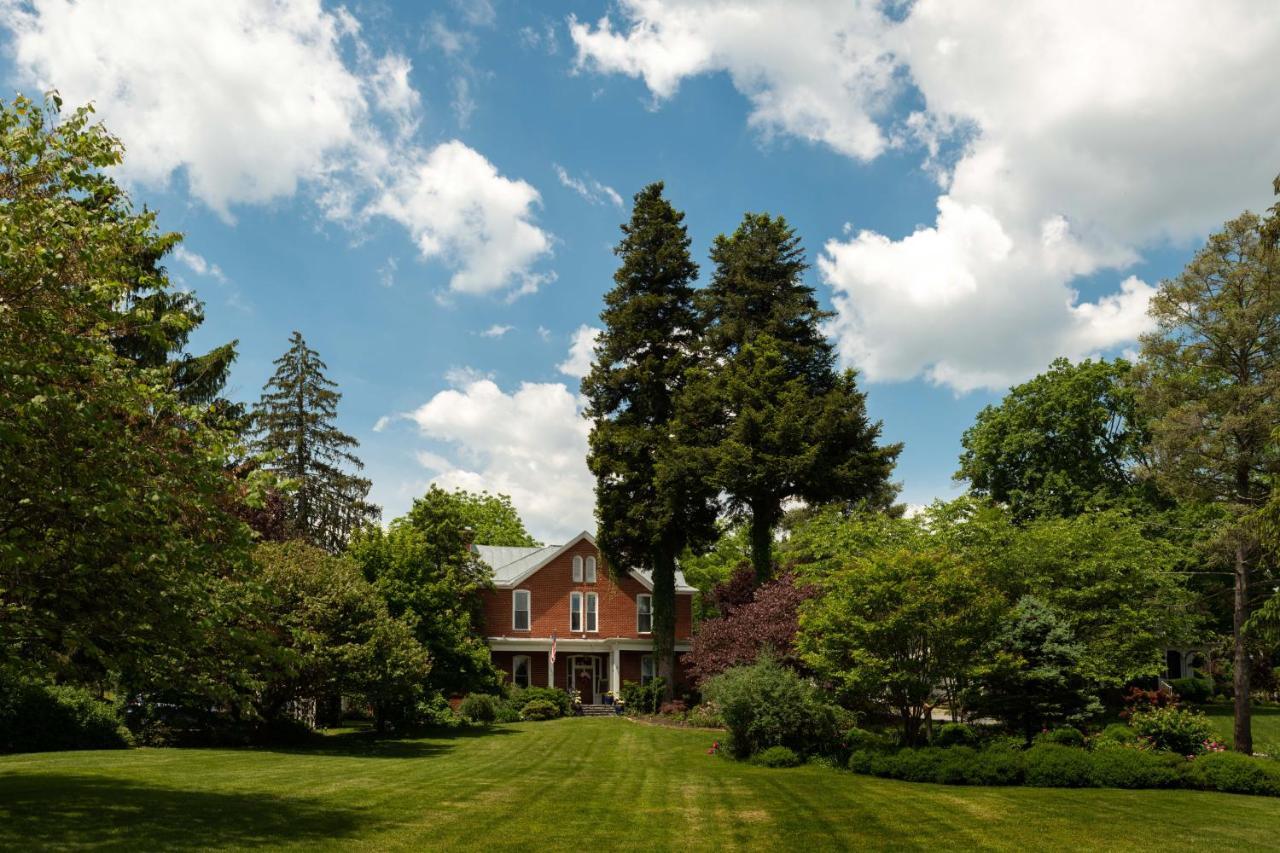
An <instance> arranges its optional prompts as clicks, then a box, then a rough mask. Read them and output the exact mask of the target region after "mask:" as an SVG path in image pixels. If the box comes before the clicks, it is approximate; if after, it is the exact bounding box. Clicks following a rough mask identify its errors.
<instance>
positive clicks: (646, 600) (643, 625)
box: [636, 594, 653, 634]
mask: <svg viewBox="0 0 1280 853" xmlns="http://www.w3.org/2000/svg"><path fill="white" fill-rule="evenodd" d="M636 632H637V633H640V634H652V633H653V596H652V595H644V594H640V595H637V596H636Z"/></svg>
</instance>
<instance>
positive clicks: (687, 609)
mask: <svg viewBox="0 0 1280 853" xmlns="http://www.w3.org/2000/svg"><path fill="white" fill-rule="evenodd" d="M575 555H576V556H580V557H582V558H583V560H584V561H585V560H586V558H587V557H588V556H594V557H595V558H596V561H597V563H598V566H597V569H596V582H595V583H586V582H585V578H584V581H583V582H582V583H574V582H573V558H574V556H575ZM519 588H520V589H527V590H529V593H530V597H531V602H530V604H531V609H532V612H531V614H530V615H531V619H530V624H531V627H532V630H530V631H516V630H514V629H513V628H512V627H511V624H512V622H511V606H512V592H513V591H512V590H510V589H495V590H490V591H489V592H486V593H485V607H484V610H485V636H488V637H529V638H542V637H550V636H551V632H552V631H555V632H556V634H557V636H559V637H561V638H568V637H585V638H588V639H605V638H607V637H633V638H636V639H647V638H648V637H649V636H650V635H648V634H640V633H638V632H637V631H636V596H637V595H638V594H640V593H647V592H648V590H647V589H645V588H644V585H643V584H641V583H640V582H639V581H637V580H636V579H635V578H633V577H631V576H630V575H626V576H625V577H621V578H617V579H615V578H614V577H612V576H611V575H610V574H609V572H608V571H607V570H606V568H605V565H604V560H603V559H602V558H601V557H600V554H599V552H598V551H597V550H596V548H595V547H594V546H593V545H592V544H591V543H590V542H587V541H586V540H583V541H581V542H579V543H578V544H577V545H575V546H574V547H573V548H571V549H569V551H567V552H565V553H564V554H561V555H560V556H559V557H557V558H556V559H554V560H552V561H551V562H550V563H548V564H547V565H545V566H543V567H542V568H541V569H539V570H538V571H537V572H536V573H535V574H534V575H533V576H531V577H529V578H526V579H525V580H524V582H523V583H521V584H520V586H519ZM574 590H579V591H581V592H582V593H584V594H585V593H588V592H594V593H596V594H597V596H598V603H597V606H598V609H599V630H598V631H596V632H593V633H585V634H582V633H579V634H571V633H569V593H570V592H572V591H574ZM692 600H693V597H692V596H690V595H677V596H676V639H677V640H678V641H687V640H688V639H689V638H690V637H691V636H692V634H693V620H692V609H691V605H692ZM584 607H585V604H584ZM584 625H585V614H584ZM556 663H557V664H559V661H558V660H557V661H556ZM556 668H557V669H559V666H558V665H557V667H556ZM545 676H546V669H545V665H544V668H543V677H544V678H545ZM543 683H544V684H545V683H546V682H545V681H544V682H543Z"/></svg>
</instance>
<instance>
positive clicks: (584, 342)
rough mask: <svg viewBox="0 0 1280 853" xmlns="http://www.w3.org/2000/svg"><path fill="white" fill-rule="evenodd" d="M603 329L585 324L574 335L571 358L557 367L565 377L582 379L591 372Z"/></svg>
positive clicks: (570, 349)
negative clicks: (597, 339) (598, 340)
mask: <svg viewBox="0 0 1280 853" xmlns="http://www.w3.org/2000/svg"><path fill="white" fill-rule="evenodd" d="M602 331H603V330H602V329H597V328H594V327H592V326H588V325H586V324H585V323H584V324H583V325H581V326H579V327H578V330H577V331H576V332H574V333H573V343H572V344H571V345H570V347H569V357H568V358H567V359H565V360H564V361H562V362H560V363H559V364H558V365H556V367H557V369H558V370H559V371H560V372H561V373H563V374H564V375H565V376H573V377H575V378H577V379H581V378H582V377H584V376H586V375H587V374H588V373H590V372H591V364H592V362H594V361H595V358H596V338H598V337H600V333H601V332H602Z"/></svg>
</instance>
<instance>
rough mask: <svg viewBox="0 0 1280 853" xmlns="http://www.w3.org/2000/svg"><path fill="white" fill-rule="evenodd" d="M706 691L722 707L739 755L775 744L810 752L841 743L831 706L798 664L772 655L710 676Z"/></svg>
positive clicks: (704, 689) (707, 696)
mask: <svg viewBox="0 0 1280 853" xmlns="http://www.w3.org/2000/svg"><path fill="white" fill-rule="evenodd" d="M703 695H704V696H705V697H706V698H707V699H709V700H710V701H712V702H715V703H716V705H717V706H718V707H719V708H720V713H721V715H722V716H723V717H724V722H725V726H726V727H727V728H728V729H729V734H730V749H731V751H732V752H733V753H734V755H736V756H738V757H739V758H745V757H747V756H750V755H754V754H755V753H757V752H759V751H761V750H763V749H768V748H769V747H771V746H786V747H790V748H791V749H793V750H795V751H796V752H798V753H800V754H801V755H812V754H815V753H822V752H829V751H831V750H832V749H834V748H835V746H836V745H837V739H836V731H837V730H836V714H835V710H834V709H833V708H832V706H831V705H830V704H829V703H828V702H827V701H826V700H825V698H824V697H823V696H821V695H820V694H819V692H818V691H817V689H816V688H814V687H813V685H811V684H810V683H808V682H807V681H805V680H804V679H802V678H801V677H800V676H799V675H797V674H796V673H795V671H794V670H791V669H788V668H787V667H784V666H782V665H781V664H779V663H777V662H776V661H774V660H772V659H770V658H767V657H766V658H761V659H760V660H758V661H756V662H755V663H753V664H751V665H749V666H737V667H733V668H731V669H728V670H725V671H724V672H722V673H721V674H719V675H717V676H715V677H714V678H712V679H710V680H709V681H707V682H706V684H705V685H704V686H703Z"/></svg>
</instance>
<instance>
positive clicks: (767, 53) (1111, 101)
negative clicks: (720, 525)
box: [570, 0, 1280, 390]
mask: <svg viewBox="0 0 1280 853" xmlns="http://www.w3.org/2000/svg"><path fill="white" fill-rule="evenodd" d="M621 14H622V17H623V18H624V19H625V21H626V24H625V27H624V28H623V29H621V30H620V29H617V28H615V26H614V24H613V22H612V21H611V20H610V19H608V18H606V19H602V21H601V22H600V23H598V24H596V25H595V26H586V25H583V24H579V23H577V22H576V21H571V24H570V29H571V33H572V35H573V38H574V42H575V45H576V46H577V49H578V55H577V64H578V67H579V68H592V69H596V70H600V71H607V72H616V73H622V74H628V75H631V76H636V77H641V78H643V79H644V80H645V83H646V85H647V86H648V87H649V89H650V91H651V92H652V93H653V95H654V97H655V98H657V99H663V98H668V97H671V96H672V95H673V94H674V93H675V92H676V90H677V88H678V86H679V83H680V81H681V80H682V79H684V78H685V77H688V76H690V75H694V74H701V73H707V72H714V71H726V72H728V73H729V74H730V75H731V77H732V79H733V81H734V84H735V86H736V87H737V88H738V89H739V90H740V91H741V92H743V93H744V94H745V95H746V96H747V97H748V98H749V99H750V101H751V102H752V104H753V112H752V115H751V121H752V123H754V124H756V125H757V126H760V127H763V128H765V129H766V130H774V131H785V132H786V133H789V134H791V135H794V136H797V137H800V138H803V139H807V140H811V141H816V142H820V143H823V144H826V145H828V146H830V147H831V148H833V149H834V150H836V151H839V152H842V153H844V154H847V155H849V156H851V157H855V158H858V159H870V158H873V157H875V156H877V155H879V154H880V153H882V152H883V151H884V150H885V149H886V148H887V147H888V146H891V145H913V146H916V147H917V148H918V150H920V151H921V153H922V154H923V166H924V167H925V168H926V169H928V170H929V172H930V173H931V174H933V175H934V176H935V177H936V178H937V180H938V181H939V183H940V187H941V192H940V196H939V199H938V204H937V207H938V215H937V219H936V220H935V222H934V223H933V225H931V226H928V227H921V228H918V229H916V230H915V231H914V232H913V233H911V234H908V235H906V236H903V237H899V238H896V239H895V238H892V237H890V236H887V235H883V234H878V233H875V232H873V231H867V230H862V231H858V232H856V233H855V234H854V235H853V236H852V237H848V238H844V239H833V240H830V241H828V242H827V244H826V247H825V252H824V254H823V255H822V257H820V258H819V261H818V265H819V269H820V271H821V273H822V275H823V277H824V278H825V279H826V281H827V282H828V283H829V284H830V285H831V286H832V287H833V289H834V293H833V299H834V302H835V304H836V307H837V310H838V312H839V314H838V317H837V318H836V319H835V321H834V322H833V324H832V326H831V331H832V332H833V334H835V335H836V337H837V341H838V343H839V347H840V352H841V355H842V357H843V359H844V360H845V361H846V362H847V363H850V364H853V365H855V366H858V367H860V368H861V369H862V370H863V371H865V373H866V374H867V376H868V377H870V378H872V379H880V380H896V379H906V378H910V377H912V376H918V375H924V376H927V377H929V378H930V379H932V380H933V381H935V382H938V383H942V384H946V385H950V386H952V387H954V388H956V389H958V390H968V389H971V388H978V387H992V388H999V387H1002V386H1004V385H1006V384H1008V383H1010V382H1013V381H1017V380H1019V379H1021V378H1024V377H1025V376H1027V375H1028V374H1030V373H1032V372H1034V371H1036V370H1039V369H1042V368H1043V367H1044V365H1045V364H1046V363H1047V361H1048V360H1049V359H1051V358H1052V357H1054V356H1056V355H1068V356H1072V357H1079V356H1083V355H1086V354H1090V353H1094V352H1099V351H1106V350H1115V349H1118V348H1121V347H1123V346H1124V345H1125V344H1126V343H1130V342H1132V341H1133V339H1134V337H1135V336H1136V335H1137V334H1138V333H1140V332H1141V331H1143V330H1144V329H1145V328H1147V323H1148V321H1147V319H1146V317H1145V314H1144V310H1145V306H1146V302H1147V300H1148V298H1149V297H1150V295H1151V293H1152V288H1151V287H1150V286H1149V285H1147V284H1146V283H1144V282H1141V281H1139V280H1137V279H1136V278H1133V277H1132V276H1131V277H1129V278H1127V279H1125V280H1124V281H1123V282H1121V283H1120V284H1119V285H1118V287H1119V289H1118V290H1116V291H1114V292H1112V293H1109V294H1108V293H1104V294H1103V295H1101V296H1098V297H1096V298H1092V299H1086V298H1082V297H1081V296H1080V295H1079V294H1078V293H1077V292H1076V290H1074V289H1073V287H1072V282H1073V281H1074V280H1075V279H1077V278H1078V277H1080V276H1085V275H1090V274H1095V273H1098V272H1101V271H1107V270H1120V269H1123V268H1124V267H1125V266H1127V265H1129V264H1131V263H1133V262H1134V261H1136V260H1138V259H1139V258H1140V257H1141V252H1142V251H1143V250H1144V249H1148V248H1151V247H1155V246H1159V245H1162V244H1165V243H1167V242H1168V241H1170V240H1172V241H1185V240H1190V239H1195V238H1198V237H1200V236H1202V235H1203V234H1205V233H1206V232H1207V231H1209V230H1210V229H1212V228H1214V227H1215V226H1216V225H1218V224H1220V223H1221V222H1222V221H1223V220H1225V219H1227V218H1228V217H1230V216H1232V215H1234V214H1235V213H1237V212H1238V211H1239V210H1240V209H1242V208H1244V207H1257V206H1260V205H1263V204H1265V203H1266V202H1267V198H1268V195H1269V192H1268V191H1269V189H1270V179H1271V177H1273V174H1274V172H1275V170H1276V168H1277V167H1276V164H1277V163H1278V162H1280V112H1277V111H1275V110H1265V109H1259V108H1258V105H1259V104H1263V103H1269V102H1270V100H1272V94H1273V91H1272V90H1273V88H1274V75H1273V74H1272V73H1271V70H1270V69H1271V67H1272V65H1273V64H1274V63H1273V59H1274V57H1275V56H1276V55H1277V53H1278V52H1280V7H1271V6H1267V7H1265V8H1263V7H1259V6H1258V5H1257V4H1254V3H1249V2H1245V0H1240V2H1219V3H1214V4H1212V5H1210V6H1205V5H1204V4H1200V3H1194V2H1190V0H1185V2H1180V3H1172V2H1168V3H1158V4H1151V3H1131V4H1118V5H1117V4H1114V3H1110V2H1103V0H1094V2H1077V3H1071V4H1048V3H1024V4H1015V5H1014V6H1011V7H1010V6H1002V7H998V8H997V7H994V6H990V5H986V4H982V3H976V2H972V3H965V2H953V0H947V2H941V0H919V2H916V3H915V4H913V5H912V6H910V8H909V9H907V10H906V11H905V14H904V15H903V16H902V20H891V19H889V18H888V17H887V16H885V15H883V14H882V13H881V12H880V11H878V9H877V8H876V7H875V6H874V5H872V4H860V3H844V2H842V3H831V4H827V3H812V4H783V3H752V4H746V3H734V2H704V0H622V4H621ZM778 32H786V33H787V34H788V37H787V38H786V39H777V38H776V37H772V36H773V35H774V34H776V33H778ZM904 84H914V86H915V87H916V89H917V102H922V103H923V109H921V110H920V111H919V112H917V113H915V114H912V115H910V116H908V117H906V118H905V120H900V121H897V122H893V121H890V120H889V119H888V118H886V116H888V115H890V112H889V111H887V110H886V105H887V104H889V103H891V102H893V99H894V98H896V97H897V96H898V95H899V94H900V90H901V89H902V88H903V86H904ZM897 103H902V102H901V101H898V102H897Z"/></svg>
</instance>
